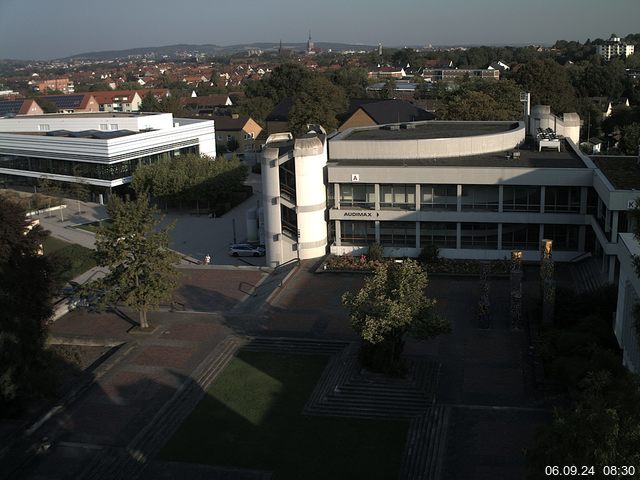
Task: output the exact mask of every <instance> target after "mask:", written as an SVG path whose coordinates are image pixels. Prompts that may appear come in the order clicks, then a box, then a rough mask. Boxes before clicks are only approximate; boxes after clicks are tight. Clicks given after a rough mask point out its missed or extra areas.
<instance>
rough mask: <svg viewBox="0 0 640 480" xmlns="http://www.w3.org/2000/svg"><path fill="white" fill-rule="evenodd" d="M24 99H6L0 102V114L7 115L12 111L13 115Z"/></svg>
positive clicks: (18, 109)
mask: <svg viewBox="0 0 640 480" xmlns="http://www.w3.org/2000/svg"><path fill="white" fill-rule="evenodd" d="M23 102H24V100H7V101H4V102H0V115H3V116H4V115H7V114H9V113H13V114H14V115H15V114H17V113H18V112H19V111H20V108H21V107H22V103H23Z"/></svg>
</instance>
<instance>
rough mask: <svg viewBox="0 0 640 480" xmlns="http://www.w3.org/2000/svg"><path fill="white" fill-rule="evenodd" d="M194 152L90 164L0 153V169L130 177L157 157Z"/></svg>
mask: <svg viewBox="0 0 640 480" xmlns="http://www.w3.org/2000/svg"><path fill="white" fill-rule="evenodd" d="M198 152H199V149H198V147H197V146H193V147H185V148H181V149H179V150H173V151H170V152H163V153H157V154H154V155H146V156H144V157H139V158H133V159H130V160H124V161H122V162H113V163H92V162H81V161H77V160H56V159H52V158H42V157H23V156H17V155H7V154H0V168H8V169H12V170H26V171H29V172H39V173H44V174H52V175H67V176H73V177H82V178H92V179H96V180H118V179H120V178H124V177H130V176H132V175H133V172H134V171H135V170H136V168H138V166H139V165H148V164H151V163H156V162H159V161H161V160H168V159H172V158H175V157H178V156H180V155H181V154H187V153H198Z"/></svg>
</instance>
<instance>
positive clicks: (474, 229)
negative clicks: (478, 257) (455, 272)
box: [461, 223, 498, 249]
mask: <svg viewBox="0 0 640 480" xmlns="http://www.w3.org/2000/svg"><path fill="white" fill-rule="evenodd" d="M461 240H462V248H480V249H497V248H498V224H497V223H463V224H462V235H461Z"/></svg>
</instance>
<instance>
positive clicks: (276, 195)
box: [260, 146, 283, 267]
mask: <svg viewBox="0 0 640 480" xmlns="http://www.w3.org/2000/svg"><path fill="white" fill-rule="evenodd" d="M278 153H279V150H278V148H269V146H267V147H266V148H265V149H264V150H263V151H262V158H261V160H260V162H261V168H262V175H261V176H262V210H263V213H264V240H265V242H264V244H265V248H266V250H267V254H266V256H267V259H266V260H267V266H270V267H276V266H278V265H280V264H281V263H282V258H283V248H282V246H283V241H282V238H281V237H282V220H281V215H280V171H279V169H278Z"/></svg>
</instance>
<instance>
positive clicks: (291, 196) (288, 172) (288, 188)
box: [278, 160, 296, 203]
mask: <svg viewBox="0 0 640 480" xmlns="http://www.w3.org/2000/svg"><path fill="white" fill-rule="evenodd" d="M278 172H279V174H280V195H282V196H283V197H284V198H286V199H287V200H289V201H290V202H293V203H295V201H296V162H295V161H294V160H289V161H288V162H284V163H283V164H281V165H280V166H279V167H278Z"/></svg>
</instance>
